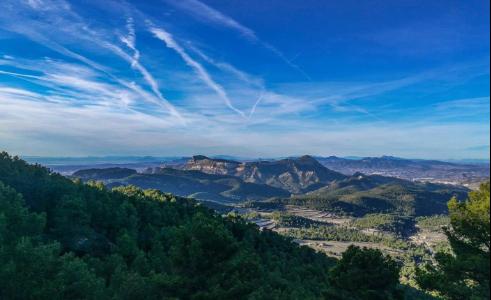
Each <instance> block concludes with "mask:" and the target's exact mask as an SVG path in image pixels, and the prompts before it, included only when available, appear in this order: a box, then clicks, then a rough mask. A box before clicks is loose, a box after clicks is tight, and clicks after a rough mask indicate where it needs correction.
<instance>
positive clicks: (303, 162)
mask: <svg viewBox="0 0 491 300" xmlns="http://www.w3.org/2000/svg"><path fill="white" fill-rule="evenodd" d="M182 169H184V170H195V171H201V172H204V173H208V174H219V175H229V176H235V177H239V178H241V179H242V180H244V181H245V182H249V183H257V184H267V185H270V186H273V187H276V188H280V189H284V190H287V191H289V192H291V193H293V194H301V193H305V192H309V191H312V190H315V189H318V188H320V187H322V186H325V185H327V184H329V183H330V182H332V181H334V180H341V179H344V178H346V176H345V175H343V174H341V173H338V172H335V171H332V170H329V169H327V168H326V167H324V166H323V165H321V164H320V163H319V162H318V161H317V160H316V159H314V158H313V157H311V156H303V157H300V158H290V159H282V160H276V161H257V162H237V161H233V160H224V159H212V158H209V157H206V156H194V157H193V158H192V159H191V160H189V161H188V162H187V163H186V164H185V165H184V166H183V167H182Z"/></svg>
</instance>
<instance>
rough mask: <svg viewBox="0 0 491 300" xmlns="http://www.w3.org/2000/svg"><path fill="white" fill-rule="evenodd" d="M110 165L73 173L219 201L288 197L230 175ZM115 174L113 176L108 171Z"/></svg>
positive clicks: (88, 178) (85, 178) (117, 184)
mask: <svg viewBox="0 0 491 300" xmlns="http://www.w3.org/2000/svg"><path fill="white" fill-rule="evenodd" d="M121 173H123V172H122V171H121V172H119V173H118V172H114V171H111V170H110V169H109V170H108V169H90V170H81V171H78V172H76V173H74V177H77V178H80V179H82V180H84V181H87V180H98V181H102V182H104V183H105V184H107V185H108V186H110V187H116V186H126V185H135V186H138V187H140V188H143V189H158V190H161V191H164V192H166V193H172V194H175V195H178V196H182V197H192V198H195V199H198V200H207V201H214V202H219V203H237V202H242V201H247V200H266V199H268V198H272V197H289V196H290V193H288V192H287V191H285V190H282V189H279V188H275V187H272V186H268V185H264V184H255V183H248V182H244V181H243V180H241V179H240V178H237V177H233V176H227V175H214V174H207V173H203V172H199V171H185V170H176V169H171V168H154V169H152V170H151V171H147V172H146V173H143V174H140V173H139V174H137V173H136V172H130V171H126V173H129V175H128V176H124V177H123V176H120V175H121ZM111 174H112V175H114V177H110V176H108V175H111Z"/></svg>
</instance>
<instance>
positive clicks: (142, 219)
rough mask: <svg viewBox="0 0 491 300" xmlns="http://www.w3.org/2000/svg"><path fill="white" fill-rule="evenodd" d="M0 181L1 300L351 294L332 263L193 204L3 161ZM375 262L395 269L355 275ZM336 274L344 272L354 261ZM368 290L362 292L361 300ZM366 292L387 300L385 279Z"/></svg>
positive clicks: (3, 158) (234, 218)
mask: <svg viewBox="0 0 491 300" xmlns="http://www.w3.org/2000/svg"><path fill="white" fill-rule="evenodd" d="M0 182H1V183H0V298H1V299H7V300H10V299H319V298H322V297H324V295H327V294H329V295H333V297H337V298H338V299H341V298H342V299H346V298H344V296H343V295H345V294H346V293H351V292H350V291H344V289H346V288H347V287H346V286H340V285H338V282H339V280H337V279H336V278H337V277H336V276H337V275H338V274H339V272H338V273H336V271H332V273H330V270H331V269H332V268H333V266H335V265H336V261H335V260H334V259H330V258H328V257H326V256H325V255H323V254H320V253H316V252H315V251H314V250H312V249H310V248H307V247H300V246H298V245H296V244H294V243H292V242H291V241H290V239H288V238H285V237H282V236H280V235H278V234H276V233H274V232H271V231H267V230H266V231H263V232H260V231H259V230H258V228H257V226H255V225H252V224H248V223H247V222H246V221H244V220H243V219H242V218H240V217H237V216H236V215H234V214H230V215H229V216H228V217H227V218H223V217H221V216H219V215H218V214H216V213H214V212H213V211H211V210H209V209H208V208H205V207H204V206H202V205H199V204H197V203H196V202H195V201H194V200H189V199H185V198H180V197H175V196H173V195H171V194H164V193H162V192H159V191H157V190H146V191H143V190H141V189H138V188H136V187H133V186H127V187H119V188H115V189H113V190H107V189H106V188H105V187H104V186H103V185H102V184H101V183H90V184H83V183H82V182H80V181H75V182H73V181H71V180H69V179H67V178H64V177H62V176H60V175H57V174H51V173H50V172H49V171H48V170H47V169H45V168H42V167H40V166H32V165H28V164H26V163H25V162H24V161H22V160H20V159H18V158H12V157H10V156H8V155H7V154H6V153H1V154H0ZM363 251H364V250H363ZM362 257H363V256H362ZM379 263H383V264H387V267H386V269H389V270H395V269H393V268H392V264H391V262H390V261H385V260H384V261H378V262H377V261H375V264H373V265H372V264H369V265H366V264H365V265H364V266H365V267H366V268H365V269H363V272H367V271H368V272H370V269H371V268H372V267H373V268H374V270H373V271H372V272H379V271H383V270H384V267H383V266H381V265H380V264H379ZM360 264H361V265H363V263H360ZM360 264H358V265H360ZM337 266H338V267H337V269H338V270H341V269H342V270H345V269H346V268H348V270H350V268H351V267H350V266H353V267H356V266H357V263H356V259H355V260H353V259H350V263H344V262H343V261H340V262H339V263H338V264H337ZM357 268H358V267H357ZM333 270H336V268H335V269H333ZM357 270H361V269H360V268H358V269H356V270H353V274H354V273H356V271H357ZM343 272H344V271H343ZM390 274H391V275H392V274H393V273H392V272H390ZM396 275H397V274H396ZM374 288H375V286H374V285H367V289H369V291H367V294H370V293H371V291H372V290H373V289H374ZM386 289H387V291H386ZM376 290H377V291H379V292H380V295H381V296H380V297H378V298H377V299H391V298H390V297H389V295H391V293H392V292H391V291H392V280H391V279H390V284H389V283H387V284H386V283H384V284H382V285H377V287H376ZM360 295H361V294H360ZM353 299H358V298H356V297H354V298H353Z"/></svg>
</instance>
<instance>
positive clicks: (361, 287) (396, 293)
mask: <svg viewBox="0 0 491 300" xmlns="http://www.w3.org/2000/svg"><path fill="white" fill-rule="evenodd" d="M399 271H400V266H399V265H398V264H397V263H396V262H395V261H394V260H392V259H391V258H390V257H389V256H384V255H383V254H382V252H380V251H379V250H375V249H367V248H363V249H361V248H358V247H354V246H350V247H349V248H348V249H347V250H346V252H344V253H343V257H342V258H341V260H340V261H339V262H338V263H337V265H336V266H335V267H334V268H333V269H332V270H331V271H330V277H329V281H330V283H331V286H332V288H331V290H330V291H329V292H328V293H327V295H326V297H325V298H326V299H353V300H355V299H360V300H364V299H403V298H404V293H403V291H402V290H401V289H400V287H399ZM331 291H333V292H332V293H331Z"/></svg>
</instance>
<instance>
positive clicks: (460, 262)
mask: <svg viewBox="0 0 491 300" xmlns="http://www.w3.org/2000/svg"><path fill="white" fill-rule="evenodd" d="M489 187H490V184H489V182H487V183H484V184H482V185H481V187H480V189H479V190H478V191H473V192H470V193H469V197H468V199H467V200H466V201H464V202H459V201H457V200H456V199H452V200H451V201H450V202H449V203H448V208H449V212H450V227H449V228H447V229H446V235H447V237H448V239H449V242H450V246H451V248H452V253H443V252H441V253H437V254H436V255H435V261H436V264H434V265H427V266H426V268H423V269H419V270H418V272H417V281H418V283H419V284H420V286H421V287H423V288H425V289H427V290H432V291H437V292H438V293H440V294H441V295H443V296H445V297H446V298H448V299H489V297H490V295H489V276H490V274H489V269H490V260H489V243H490V231H489V230H490V228H489V226H490V211H489V206H490V200H489Z"/></svg>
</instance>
